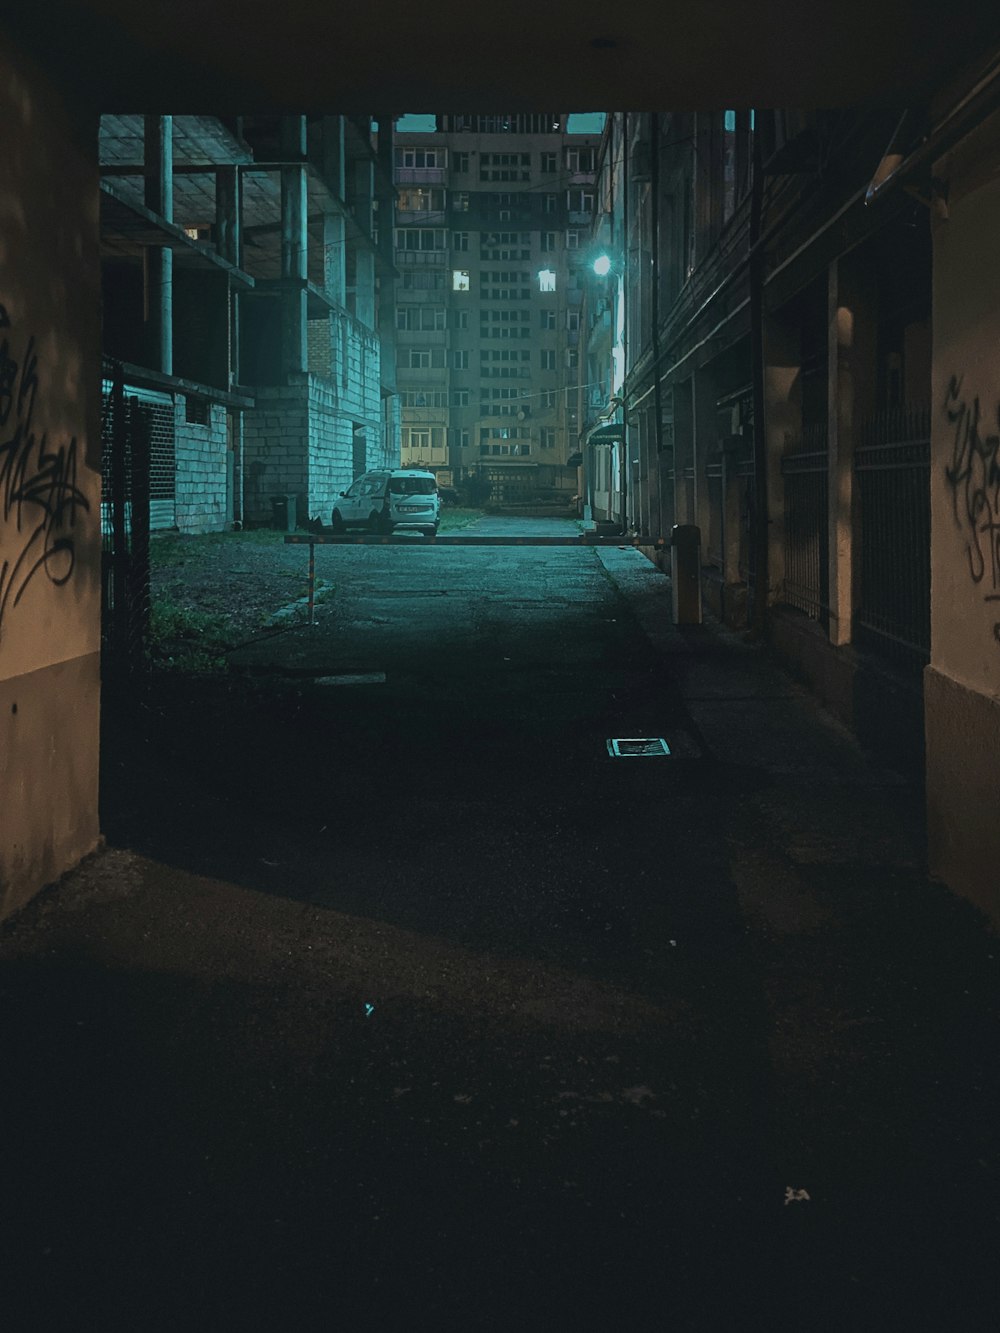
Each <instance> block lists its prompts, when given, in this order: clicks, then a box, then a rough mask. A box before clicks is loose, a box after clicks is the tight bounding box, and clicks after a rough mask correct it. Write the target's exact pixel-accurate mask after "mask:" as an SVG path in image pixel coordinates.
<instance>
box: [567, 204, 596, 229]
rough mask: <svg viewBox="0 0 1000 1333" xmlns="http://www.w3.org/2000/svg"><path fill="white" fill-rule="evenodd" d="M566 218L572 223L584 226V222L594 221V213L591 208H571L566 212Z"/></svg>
mask: <svg viewBox="0 0 1000 1333" xmlns="http://www.w3.org/2000/svg"><path fill="white" fill-rule="evenodd" d="M566 220H567V222H569V223H570V224H571V225H574V226H582V225H583V224H584V223H588V224H589V223H590V222H592V221H593V214H592V213H591V211H590V209H589V208H583V209H580V208H571V209H569V210H568V211H567V213H566Z"/></svg>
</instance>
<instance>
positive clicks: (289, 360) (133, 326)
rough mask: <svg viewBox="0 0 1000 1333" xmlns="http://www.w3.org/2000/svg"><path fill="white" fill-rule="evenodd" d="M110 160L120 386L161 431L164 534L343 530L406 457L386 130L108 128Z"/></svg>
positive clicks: (262, 122)
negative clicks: (355, 484)
mask: <svg viewBox="0 0 1000 1333" xmlns="http://www.w3.org/2000/svg"><path fill="white" fill-rule="evenodd" d="M382 151H383V153H385V154H388V152H389V151H390V149H389V136H388V135H383V148H382ZM100 159H101V251H102V308H103V349H104V353H105V356H106V358H107V360H108V365H107V366H106V374H107V375H110V374H111V373H112V371H111V366H112V365H114V364H117V365H119V366H120V367H121V373H122V374H123V376H124V379H125V382H126V385H127V392H128V394H129V396H130V397H136V398H138V399H139V401H140V402H142V404H143V405H144V406H145V407H146V408H147V409H148V411H149V414H150V420H151V426H152V442H151V443H152V460H151V478H150V483H151V495H150V514H151V525H152V527H153V528H154V529H156V528H160V529H163V528H177V529H178V530H180V531H181V532H209V531H219V530H222V529H225V528H226V527H229V526H231V525H232V524H233V523H246V524H259V523H263V522H271V521H272V520H273V518H274V515H275V513H276V512H277V511H276V508H275V506H276V503H278V502H280V503H281V505H282V507H283V508H282V512H284V513H285V515H286V521H296V522H297V523H298V524H300V525H305V524H307V523H308V522H309V521H310V520H312V521H316V520H322V519H324V518H325V519H326V520H327V521H328V520H329V513H330V509H331V508H332V501H333V497H334V495H335V494H336V493H337V491H338V490H340V489H341V488H342V487H343V486H345V485H347V484H348V483H349V482H350V481H351V480H352V478H353V477H354V476H356V475H357V473H358V472H359V471H364V470H365V468H366V467H369V466H383V465H392V464H393V463H394V462H395V461H396V460H397V459H398V451H399V443H398V441H399V427H398V410H397V406H396V404H397V399H396V397H395V383H394V369H395V367H394V358H393V355H392V351H391V338H392V329H393V324H394V319H393V313H392V303H393V296H394V289H393V281H392V275H393V268H392V263H391V256H390V255H389V254H388V253H387V252H386V248H385V247H383V248H382V249H381V250H380V249H379V247H378V244H377V242H376V240H375V235H374V233H375V212H376V201H377V200H379V199H381V200H383V201H385V205H386V206H388V201H389V199H390V198H391V182H390V176H389V171H388V163H387V162H382V163H381V164H380V163H379V157H378V151H377V150H376V148H375V147H374V146H373V136H372V126H371V121H370V119H369V118H367V117H357V118H351V117H346V116H322V117H315V118H312V119H310V120H307V118H306V117H305V116H301V115H285V116H255V117H232V118H230V119H226V120H223V119H220V118H217V117H208V116H129V115H105V116H102V118H101V132H100ZM386 333H388V338H386V337H385V336H384V335H385V334H386ZM387 341H388V343H389V344H390V346H389V348H388V349H387V348H386V345H385V344H386V342H387ZM289 515H290V516H291V517H290V519H289V518H288V516H289Z"/></svg>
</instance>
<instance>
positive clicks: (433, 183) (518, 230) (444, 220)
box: [394, 112, 600, 503]
mask: <svg viewBox="0 0 1000 1333" xmlns="http://www.w3.org/2000/svg"><path fill="white" fill-rule="evenodd" d="M408 120H409V118H407V117H404V118H403V119H402V121H401V122H400V123H397V131H396V136H395V147H394V152H395V184H396V190H397V199H396V218H395V222H396V227H395V258H396V267H397V269H398V271H399V275H400V276H399V280H398V284H397V298H398V303H397V308H396V327H397V348H398V357H399V370H398V376H399V379H398V383H399V391H400V395H401V405H402V458H403V464H404V466H424V467H429V468H431V469H432V470H433V471H435V472H436V473H437V474H438V477H439V480H441V481H442V482H443V483H444V482H448V483H452V484H457V483H461V482H464V481H468V480H470V479H471V478H473V477H475V476H477V475H478V476H480V477H482V478H484V480H488V481H489V483H490V488H491V490H490V493H491V497H492V498H493V499H494V500H496V501H500V502H508V503H510V502H518V501H522V500H526V499H538V498H545V497H546V496H555V495H559V496H562V497H564V498H567V499H568V498H569V497H570V496H572V495H573V494H574V493H575V492H576V490H577V487H578V472H577V468H576V466H575V460H574V461H572V462H571V460H573V456H574V455H575V454H576V453H577V451H578V433H579V421H578V411H579V409H578V401H577V398H578V390H577V386H578V385H579V382H580V348H579V339H580V332H579V330H580V305H581V300H582V296H583V283H584V281H585V277H584V273H583V266H584V263H585V260H586V257H587V244H588V241H589V237H590V230H591V216H592V213H593V207H594V170H595V158H596V150H597V145H598V143H599V141H600V136H599V135H596V134H577V133H570V132H569V131H568V129H567V122H568V120H569V116H568V115H567V113H565V112H551V113H546V112H540V113H534V114H530V115H520V114H510V115H471V114H469V115H439V116H437V117H435V121H434V124H435V128H434V129H433V130H421V131H413V130H408V129H407V121H408Z"/></svg>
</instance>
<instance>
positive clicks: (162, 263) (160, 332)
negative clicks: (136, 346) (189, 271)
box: [143, 116, 174, 375]
mask: <svg viewBox="0 0 1000 1333" xmlns="http://www.w3.org/2000/svg"><path fill="white" fill-rule="evenodd" d="M143 198H144V201H145V204H146V207H147V208H149V209H151V210H152V211H153V212H154V213H158V214H159V215H160V217H162V218H163V219H164V221H166V222H172V221H173V217H174V173H173V117H172V116H145V117H143ZM143 268H144V273H143V277H144V291H145V303H144V304H145V310H144V316H145V321H146V360H147V362H148V364H149V367H150V369H151V370H160V371H162V372H163V373H164V374H165V375H172V374H173V369H174V348H173V318H174V315H173V295H174V255H173V251H172V250H171V249H170V247H169V246H166V245H151V246H147V248H146V251H145V254H144V265H143Z"/></svg>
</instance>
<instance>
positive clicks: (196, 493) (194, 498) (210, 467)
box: [174, 394, 228, 532]
mask: <svg viewBox="0 0 1000 1333" xmlns="http://www.w3.org/2000/svg"><path fill="white" fill-rule="evenodd" d="M227 447H228V445H227V440H226V409H225V408H224V407H222V406H221V405H220V404H218V403H210V404H209V406H208V423H207V425H204V426H200V425H197V424H196V423H195V422H192V421H187V420H186V419H185V400H184V397H183V395H181V394H178V396H177V398H176V400H175V404H174V449H175V458H176V478H177V480H176V490H175V497H176V498H175V502H174V516H175V517H174V521H175V522H176V524H177V527H178V529H179V530H180V531H181V532H223V531H225V529H226V527H227V526H228V523H227V517H226V450H227Z"/></svg>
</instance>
